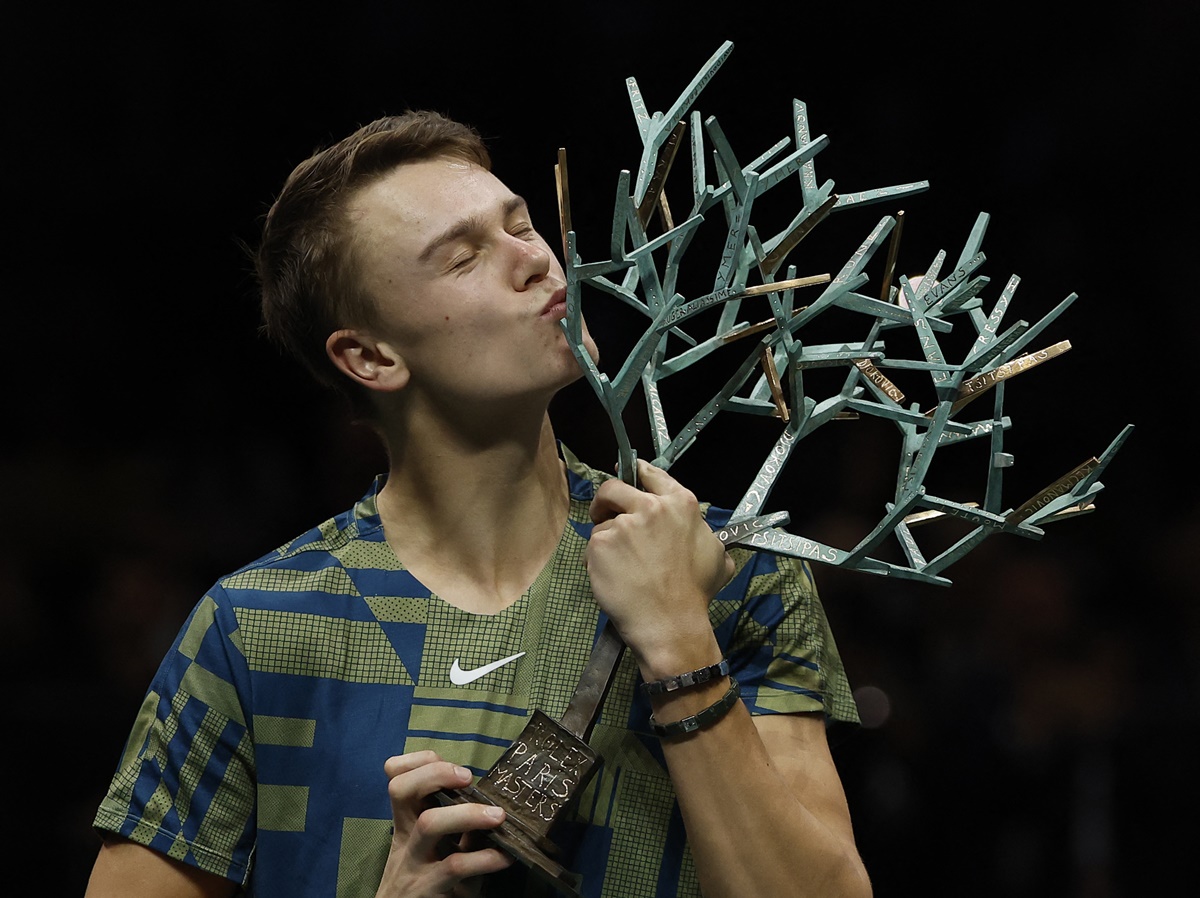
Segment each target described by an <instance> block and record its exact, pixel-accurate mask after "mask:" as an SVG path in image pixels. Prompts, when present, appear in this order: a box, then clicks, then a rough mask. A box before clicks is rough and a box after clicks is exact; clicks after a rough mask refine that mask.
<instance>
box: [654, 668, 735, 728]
mask: <svg viewBox="0 0 1200 898" xmlns="http://www.w3.org/2000/svg"><path fill="white" fill-rule="evenodd" d="M740 695H741V688H740V687H739V686H738V681H737V680H735V679H733V677H730V678H729V691H728V692H726V693H725V694H724V695H723V696H721V697H720V698H719V699H717V701H716V702H714V703H713V704H711V705H709V706H708V707H707V708H705V709H704V710H703V711H699V712H697V713H696V714H693V715H692V716H691V717H685V718H683V720H677V721H675V722H674V723H658V722H657V721H655V719H654V715H653V714H651V715H650V729H652V730H653V731H654V735H655V736H658V737H659V738H660V739H667V738H670V737H671V736H684V735H687V734H688V733H694V732H696V730H700V729H703V728H704V727H707V726H712V725H713V724H714V723H716V722H717V721H718V720H720V719H721V718H722V717H724V716H725V714H726V712H728V711H729V709H730V708H732V707H733V705H734V702H736V701H737V700H738V697H739V696H740Z"/></svg>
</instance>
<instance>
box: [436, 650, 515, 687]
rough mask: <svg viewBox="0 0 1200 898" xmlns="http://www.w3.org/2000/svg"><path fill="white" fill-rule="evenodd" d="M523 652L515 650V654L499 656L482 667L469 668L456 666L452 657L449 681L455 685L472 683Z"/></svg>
mask: <svg viewBox="0 0 1200 898" xmlns="http://www.w3.org/2000/svg"><path fill="white" fill-rule="evenodd" d="M524 654H525V653H524V652H517V653H516V654H515V655H509V656H508V657H507V658H501V659H500V660H499V661H493V662H492V663H491V664H485V665H483V667H476V668H472V669H471V670H463V669H462V668H461V667H459V666H458V659H457V658H455V659H454V663H453V664H451V665H450V682H451V683H453V684H454V685H455V686H466V685H467V684H468V683H474V682H475V681H476V680H478V679H479V678H480V677H486V676H487V675H488V674H490V673H491V672H492V671H493V670H499V669H500V668H501V667H503V666H504V665H505V664H507V663H508V662H510V661H516V660H517V659H518V658H520V657H521V656H522V655H524Z"/></svg>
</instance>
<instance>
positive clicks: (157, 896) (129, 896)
mask: <svg viewBox="0 0 1200 898" xmlns="http://www.w3.org/2000/svg"><path fill="white" fill-rule="evenodd" d="M236 889H237V883H235V882H233V880H230V879H226V878H225V877H223V876H217V875H216V874H215V873H209V872H208V871H206V870H201V869H200V868H199V867H194V866H192V865H191V864H185V863H184V862H183V861H177V860H175V859H174V858H169V857H167V856H166V855H165V854H162V853H161V852H158V851H154V850H153V849H151V848H147V847H146V846H145V845H139V844H138V843H137V842H130V841H129V840H128V839H120V838H117V837H115V836H113V837H109V838H106V839H105V840H104V842H103V844H102V845H101V846H100V853H99V854H98V855H96V863H95V865H94V866H93V867H92V875H91V878H90V879H89V880H88V885H87V892H85V893H84V894H85V896H86V898H141V896H145V898H229V896H231V895H233V894H234V891H235V890H236Z"/></svg>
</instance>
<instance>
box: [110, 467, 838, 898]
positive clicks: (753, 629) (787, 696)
mask: <svg viewBox="0 0 1200 898" xmlns="http://www.w3.org/2000/svg"><path fill="white" fill-rule="evenodd" d="M560 450H561V452H562V455H563V458H564V460H565V461H566V462H567V466H568V481H569V489H570V496H571V503H570V514H569V522H568V524H567V526H566V527H565V529H564V531H563V534H562V536H561V538H560V541H559V544H558V547H557V549H556V551H555V553H554V556H553V558H552V559H551V560H550V562H549V563H548V564H547V565H546V567H545V568H544V569H543V570H542V571H541V573H540V574H539V575H538V577H537V579H536V581H535V582H534V583H533V585H532V586H531V587H530V588H529V590H528V591H527V592H526V593H525V594H524V595H523V596H522V597H521V598H520V599H519V600H517V601H516V602H515V603H513V604H512V605H511V606H509V607H508V608H506V609H505V610H504V611H502V612H500V613H499V614H494V615H477V614H472V613H468V612H466V611H462V610H460V609H458V608H456V607H455V606H453V605H451V604H449V603H448V602H445V601H443V600H442V599H440V598H438V597H436V596H434V595H433V594H431V592H430V591H429V590H428V589H427V588H425V587H424V586H422V585H421V583H419V582H418V581H417V580H416V578H414V577H413V576H412V575H411V574H410V573H409V572H408V571H406V570H405V567H404V565H403V564H402V563H401V561H400V560H399V559H397V557H396V555H395V553H394V552H393V551H392V549H391V547H390V546H389V545H388V543H387V542H386V540H385V539H384V534H383V527H382V524H381V522H380V519H379V514H378V511H377V507H376V497H377V495H378V491H379V489H380V488H381V487H382V485H383V482H384V480H383V478H382V477H379V478H377V479H376V481H375V482H374V484H372V487H371V489H370V490H369V491H368V492H367V494H366V495H365V496H364V497H363V498H362V499H361V500H359V502H358V503H356V504H355V506H354V507H353V508H351V509H350V510H348V511H346V512H344V513H343V514H341V515H338V516H337V517H335V518H332V519H330V520H328V521H326V522H325V523H323V524H321V525H319V526H318V527H316V528H314V529H313V530H311V531H309V532H308V533H306V534H304V535H303V536H301V537H299V538H297V539H295V540H293V541H291V542H289V543H287V544H286V545H284V546H282V547H281V548H279V549H277V550H276V551H274V552H271V553H270V554H268V555H266V556H264V557H263V558H261V559H259V560H258V561H255V562H253V563H252V564H249V565H247V566H245V567H243V568H241V569H240V570H238V571H235V572H234V573H232V574H229V575H228V576H226V577H223V578H221V579H220V580H219V581H218V582H217V583H216V584H215V585H214V586H213V587H212V589H211V590H209V591H208V593H207V594H206V595H205V596H204V597H203V598H202V599H201V600H200V602H198V603H197V605H196V606H195V608H194V609H193V611H192V613H191V615H190V616H189V618H188V620H187V621H186V622H185V624H184V625H183V627H182V628H181V630H180V632H179V635H178V636H177V638H176V640H175V643H174V645H173V646H172V648H171V649H170V650H169V652H168V653H167V655H166V657H165V658H164V660H163V662H162V665H161V666H160V668H159V670H158V673H157V674H156V676H155V678H154V680H153V682H152V683H151V685H150V688H149V691H148V693H147V695H146V698H145V700H144V702H143V705H142V707H141V710H140V713H139V715H138V717H137V719H136V721H135V724H134V726H133V729H132V732H131V735H130V737H129V740H128V742H127V744H126V746H125V750H124V753H123V755H122V757H121V758H120V761H119V763H118V766H117V770H116V773H115V774H114V777H113V779H112V782H111V785H110V787H109V791H108V794H107V796H106V797H105V798H104V800H103V802H102V803H101V805H100V808H99V810H98V812H97V814H96V817H95V826H96V828H97V829H99V830H101V831H109V832H114V833H119V834H120V835H122V836H125V837H127V838H129V839H132V840H134V841H136V842H140V843H142V844H145V845H148V846H150V847H151V848H154V849H156V850H159V851H162V852H164V853H165V854H168V855H169V856H171V857H173V858H176V859H179V860H183V861H185V862H187V863H190V864H194V865H196V866H198V867H200V868H202V869H204V870H207V871H210V872H213V873H216V874H219V875H221V876H225V877H227V878H229V879H232V880H234V881H236V882H238V883H241V884H242V885H243V888H244V893H245V894H247V895H257V896H283V895H287V896H294V895H304V896H318V895H326V896H330V898H351V896H373V895H374V894H375V891H376V889H377V887H378V885H379V879H380V876H381V874H382V871H383V865H384V862H385V860H386V858H387V853H388V848H389V845H390V839H391V832H392V815H391V807H390V804H389V802H388V795H387V780H386V777H385V776H384V773H383V762H384V760H386V759H387V758H388V757H391V756H392V755H396V754H402V753H405V752H412V751H417V750H421V749H432V750H434V751H436V752H438V753H439V754H440V755H441V756H442V757H443V758H445V759H447V760H450V761H453V762H455V763H458V764H461V765H463V766H465V767H468V768H470V769H471V770H472V771H473V772H474V773H475V774H476V775H477V776H482V775H483V774H485V773H487V772H488V770H490V769H491V768H492V766H493V765H494V764H495V762H496V761H497V759H499V758H500V756H501V754H502V753H503V752H504V750H505V749H506V748H507V747H508V746H509V745H510V744H511V743H512V742H513V741H514V740H515V739H517V737H518V736H519V735H520V734H521V732H522V730H523V729H524V727H525V725H526V723H527V722H528V720H529V718H530V715H531V714H532V713H533V711H534V710H535V709H537V710H540V711H542V712H544V713H545V714H547V715H549V716H550V717H551V718H553V719H555V720H557V719H559V718H560V717H561V716H562V714H563V712H564V711H565V710H566V707H567V703H568V701H569V700H570V698H571V695H572V693H573V691H574V689H575V686H576V685H577V684H578V682H579V678H580V675H581V673H582V672H583V669H584V667H585V665H586V663H587V660H588V657H589V654H590V652H591V648H592V645H593V642H594V640H595V638H596V636H597V634H598V633H599V631H600V628H601V627H602V626H603V625H604V623H605V617H604V615H603V614H601V612H600V610H599V608H598V606H597V605H596V602H595V600H594V599H593V597H592V594H591V590H590V587H589V583H588V577H587V573H586V570H585V568H584V563H583V555H584V550H585V548H586V545H587V539H588V537H589V535H590V533H591V521H590V518H589V516H588V507H589V504H590V502H591V499H592V497H593V495H594V491H595V488H596V487H597V486H598V485H599V484H600V483H601V482H602V481H603V480H605V479H607V477H608V475H605V474H602V473H600V472H598V471H595V470H593V469H592V468H590V467H588V466H586V465H584V464H582V463H581V462H579V461H578V460H577V459H576V458H575V457H574V456H573V455H571V453H570V452H569V451H567V450H566V448H565V447H560ZM705 514H706V518H707V519H708V521H709V524H710V525H711V526H712V527H713V528H717V527H720V526H722V524H724V523H725V521H726V520H727V518H728V512H724V511H721V510H719V509H715V508H711V507H708V506H705ZM730 552H731V554H732V555H733V557H734V559H735V561H736V563H737V572H736V574H735V576H734V577H733V579H732V580H731V581H730V583H729V584H728V585H727V586H726V587H725V588H724V589H722V591H721V592H720V593H719V594H718V595H717V596H716V597H715V598H714V599H713V601H712V603H711V605H710V609H709V615H710V619H711V622H712V625H713V628H714V631H715V633H716V635H717V638H718V641H719V643H720V645H721V646H722V648H723V650H724V652H725V655H726V657H728V658H729V661H730V666H731V674H732V676H734V677H735V678H736V679H737V680H738V682H739V683H740V684H741V687H742V694H741V699H742V701H743V702H744V703H745V704H746V706H747V707H748V709H749V710H750V712H751V713H752V714H779V713H798V712H822V713H823V714H824V715H825V717H826V720H827V721H829V722H851V723H853V722H857V720H858V716H857V710H856V708H855V706H854V702H853V699H852V697H851V694H850V689H849V685H848V683H847V681H846V677H845V674H844V672H843V670H842V664H841V659H840V657H839V655H838V652H837V648H836V645H835V643H834V640H833V636H832V634H831V632H830V630H829V627H828V623H827V621H826V617H825V614H824V611H823V609H822V607H821V603H820V600H819V599H818V597H817V594H816V590H815V588H814V586H813V582H812V579H811V575H810V572H809V569H808V567H807V565H806V564H804V563H802V562H800V561H798V560H797V559H793V558H789V557H781V556H777V555H773V554H770V553H763V552H756V551H751V550H747V549H742V548H736V547H735V548H732V549H730ZM452 672H453V673H452ZM638 682H639V675H638V672H637V668H636V666H635V665H634V663H633V660H632V658H631V657H630V654H629V653H628V652H626V653H625V656H624V657H623V658H622V660H621V663H620V666H619V668H618V670H617V673H616V676H615V678H614V680H613V684H612V686H611V688H610V690H609V693H608V696H607V698H606V700H605V702H604V705H603V707H602V709H601V712H600V714H599V716H598V718H597V720H596V724H595V727H594V729H593V732H592V734H591V736H590V739H589V745H590V746H591V748H592V749H593V750H595V751H596V753H597V754H598V755H599V757H600V763H599V766H598V771H597V773H596V774H595V775H594V777H593V778H592V779H591V781H590V782H589V784H588V785H587V787H586V788H585V789H584V790H582V791H581V792H580V793H579V795H578V800H577V801H575V802H574V803H573V804H572V805H571V806H570V807H569V808H568V809H567V812H568V813H567V814H566V815H565V816H564V818H563V819H562V820H561V821H560V823H559V824H557V825H556V828H555V829H554V831H553V832H552V837H553V839H554V841H555V843H556V844H558V845H559V846H561V847H562V850H563V853H564V854H563V858H564V860H563V863H564V865H565V866H566V867H568V868H569V869H570V870H571V871H573V873H575V874H578V884H577V886H576V888H577V889H578V891H579V893H580V894H581V895H583V896H584V898H601V896H620V898H638V896H667V898H680V896H696V895H698V894H699V886H698V884H697V881H696V875H695V870H694V867H693V864H692V859H691V855H690V852H689V849H688V846H687V842H686V838H685V836H684V832H683V824H682V820H681V818H680V814H679V809H678V807H677V805H676V802H675V797H674V791H673V789H672V786H671V781H670V779H669V777H668V776H667V773H666V768H665V764H664V762H663V757H662V753H661V749H660V747H659V744H658V740H657V738H656V737H654V736H653V734H652V733H651V732H650V727H649V724H648V718H649V716H650V706H649V704H648V701H647V699H646V698H645V697H644V696H643V695H642V693H641V690H640V689H638V688H637V684H638ZM514 866H520V865H514ZM504 894H526V895H528V894H553V892H552V891H551V890H550V889H549V888H548V887H546V886H545V883H540V882H533V883H530V884H527V885H523V886H521V887H520V890H519V892H507V891H506V892H504Z"/></svg>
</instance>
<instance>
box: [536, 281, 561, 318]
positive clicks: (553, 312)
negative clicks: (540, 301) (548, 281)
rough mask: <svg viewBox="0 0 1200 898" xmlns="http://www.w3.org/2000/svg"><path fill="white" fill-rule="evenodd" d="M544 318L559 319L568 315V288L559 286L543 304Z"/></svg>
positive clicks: (542, 313)
mask: <svg viewBox="0 0 1200 898" xmlns="http://www.w3.org/2000/svg"><path fill="white" fill-rule="evenodd" d="M540 317H542V318H551V319H559V318H566V317H567V288H566V287H565V286H563V287H559V288H558V289H557V290H555V291H554V292H553V293H552V294H551V295H550V299H549V301H548V302H547V303H546V304H545V305H544V306H542V311H541V316H540Z"/></svg>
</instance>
